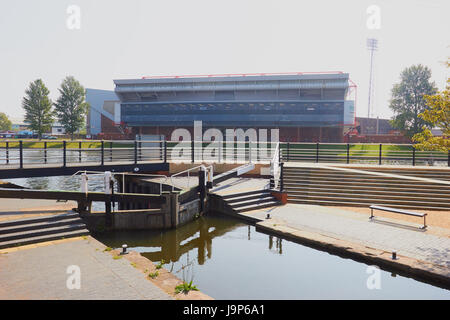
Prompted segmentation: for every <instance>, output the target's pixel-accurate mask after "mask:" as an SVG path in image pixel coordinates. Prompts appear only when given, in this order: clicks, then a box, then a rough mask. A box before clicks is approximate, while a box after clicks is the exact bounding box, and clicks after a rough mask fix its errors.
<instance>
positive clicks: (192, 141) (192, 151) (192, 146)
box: [191, 139, 194, 163]
mask: <svg viewBox="0 0 450 320" xmlns="http://www.w3.org/2000/svg"><path fill="white" fill-rule="evenodd" d="M191 162H192V163H194V139H192V140H191Z"/></svg>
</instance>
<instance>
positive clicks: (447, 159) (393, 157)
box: [280, 142, 450, 166]
mask: <svg viewBox="0 0 450 320" xmlns="http://www.w3.org/2000/svg"><path fill="white" fill-rule="evenodd" d="M280 146H281V148H282V158H283V161H285V162H315V163H347V164H350V163H358V164H378V165H382V164H389V165H413V166H415V165H438V166H445V165H446V166H450V150H449V151H448V152H440V151H422V150H417V149H416V148H415V147H414V145H411V144H369V143H365V144H350V143H297V142H284V143H280Z"/></svg>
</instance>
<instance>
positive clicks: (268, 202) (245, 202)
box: [222, 189, 281, 213]
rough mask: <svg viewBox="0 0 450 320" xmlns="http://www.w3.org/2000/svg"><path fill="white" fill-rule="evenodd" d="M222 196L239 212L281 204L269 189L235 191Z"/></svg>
mask: <svg viewBox="0 0 450 320" xmlns="http://www.w3.org/2000/svg"><path fill="white" fill-rule="evenodd" d="M222 198H223V199H224V200H225V201H226V202H227V204H228V206H230V207H231V208H232V209H233V210H234V211H235V212H237V213H239V212H246V211H252V210H258V209H264V208H269V207H274V206H279V205H281V202H280V201H278V200H277V199H276V198H275V197H274V196H272V195H271V194H270V190H268V189H264V190H255V191H249V192H242V193H235V194H232V195H226V196H222Z"/></svg>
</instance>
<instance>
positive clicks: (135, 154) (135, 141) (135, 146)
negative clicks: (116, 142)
mask: <svg viewBox="0 0 450 320" xmlns="http://www.w3.org/2000/svg"><path fill="white" fill-rule="evenodd" d="M134 164H137V140H134Z"/></svg>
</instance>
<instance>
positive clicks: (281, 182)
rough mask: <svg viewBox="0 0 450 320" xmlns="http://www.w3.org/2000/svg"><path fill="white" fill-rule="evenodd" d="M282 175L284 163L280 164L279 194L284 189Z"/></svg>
mask: <svg viewBox="0 0 450 320" xmlns="http://www.w3.org/2000/svg"><path fill="white" fill-rule="evenodd" d="M283 174H284V162H281V163H280V192H282V191H283V189H284V178H283Z"/></svg>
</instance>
